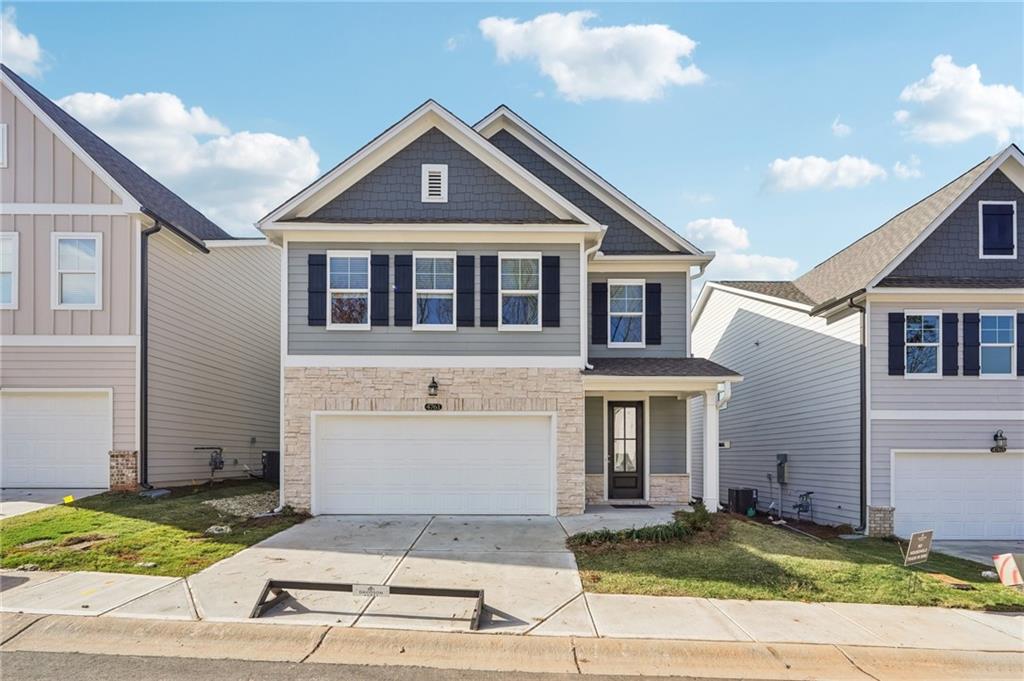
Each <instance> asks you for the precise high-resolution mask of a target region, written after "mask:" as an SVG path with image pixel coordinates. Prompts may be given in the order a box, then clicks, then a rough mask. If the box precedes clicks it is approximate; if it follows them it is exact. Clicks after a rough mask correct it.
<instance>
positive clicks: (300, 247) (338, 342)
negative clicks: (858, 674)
mask: <svg viewBox="0 0 1024 681" xmlns="http://www.w3.org/2000/svg"><path fill="white" fill-rule="evenodd" d="M331 250H339V251H344V250H356V251H360V250H365V251H370V252H371V253H372V254H387V255H388V256H390V257H389V267H388V276H389V289H390V290H391V291H392V293H391V295H390V296H389V303H388V326H375V327H372V328H371V329H369V330H365V331H348V330H328V329H327V328H325V327H322V326H309V324H308V320H307V310H308V293H307V286H308V279H309V277H308V264H307V258H308V256H309V254H310V253H326V252H327V251H331ZM417 250H418V251H455V252H456V253H457V254H458V255H472V256H476V262H475V267H474V272H475V274H474V276H475V279H476V281H475V284H474V290H475V291H476V295H475V296H474V298H475V302H474V310H475V319H476V324H475V325H474V326H472V327H459V328H457V329H456V330H453V331H430V330H413V328H412V327H410V326H404V327H403V326H395V295H394V285H395V258H394V256H395V255H403V254H404V255H411V254H412V253H413V252H414V251H417ZM500 251H534V252H540V253H541V254H542V255H557V256H559V257H560V263H559V264H560V274H561V287H560V303H561V310H560V312H561V319H560V325H559V326H557V327H546V328H544V329H542V330H540V331H499V330H498V328H497V327H481V326H480V258H479V256H481V255H497V254H498V253H499V252H500ZM579 324H580V250H579V245H577V244H522V243H519V244H487V245H480V246H477V245H467V244H423V245H422V247H418V248H401V247H399V248H396V247H395V246H393V245H391V244H379V243H331V244H325V243H292V242H289V243H288V354H291V355H459V356H467V355H481V356H502V355H511V356H516V355H519V356H524V355H530V356H572V355H579V352H580V327H579Z"/></svg>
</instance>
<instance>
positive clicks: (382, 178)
mask: <svg viewBox="0 0 1024 681" xmlns="http://www.w3.org/2000/svg"><path fill="white" fill-rule="evenodd" d="M425 163H439V164H445V165H447V166H448V201H447V202H445V203H424V202H423V200H422V196H421V174H422V166H423V164H425ZM310 219H312V220H323V221H339V222H388V221H392V222H467V221H481V222H554V221H557V218H556V217H555V216H554V215H552V214H551V212H550V211H548V210H547V209H546V208H544V207H542V206H541V205H540V204H538V203H537V202H536V201H534V200H533V199H531V198H530V197H528V196H527V195H526V194H524V193H523V192H522V191H520V190H519V189H518V188H517V187H515V186H514V185H513V184H512V183H511V182H509V181H508V180H506V179H505V178H503V177H501V176H500V175H499V174H498V173H497V172H495V171H494V170H492V169H491V168H489V167H487V166H486V165H484V163H483V162H482V161H481V160H480V159H478V158H477V157H476V156H474V155H473V154H471V153H470V152H468V151H467V150H466V149H464V148H463V147H462V146H461V145H459V144H458V143H456V142H455V141H453V140H452V139H451V138H449V137H448V136H447V135H445V134H444V133H443V132H441V131H440V130H438V129H437V128H431V129H430V130H428V131H427V132H425V133H424V134H422V135H421V136H420V137H418V138H417V139H415V140H413V141H412V142H411V143H410V144H409V145H408V146H407V147H405V148H404V149H402V150H401V151H399V152H398V153H396V154H395V155H394V156H392V157H391V158H389V159H388V160H386V161H384V163H382V164H381V165H380V166H379V167H377V168H376V169H374V170H373V171H372V172H371V173H370V174H369V175H367V176H366V177H364V178H362V179H361V180H359V181H358V182H356V183H355V184H354V185H352V186H351V187H349V188H348V189H347V190H345V191H344V192H342V193H341V194H339V195H338V196H336V197H335V198H333V199H331V200H330V201H329V202H327V204H325V205H324V206H323V207H321V208H320V209H319V210H317V211H316V212H314V213H313V214H312V215H311V216H310Z"/></svg>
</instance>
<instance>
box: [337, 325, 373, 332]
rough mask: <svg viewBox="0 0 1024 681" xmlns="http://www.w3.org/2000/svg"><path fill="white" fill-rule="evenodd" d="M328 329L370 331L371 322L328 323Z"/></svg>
mask: <svg viewBox="0 0 1024 681" xmlns="http://www.w3.org/2000/svg"><path fill="white" fill-rule="evenodd" d="M326 328H327V330H328V331H369V330H370V325H369V324H328V325H327V326H326Z"/></svg>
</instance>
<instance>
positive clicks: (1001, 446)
mask: <svg viewBox="0 0 1024 681" xmlns="http://www.w3.org/2000/svg"><path fill="white" fill-rule="evenodd" d="M992 441H993V442H995V444H994V445H992V449H991V450H989V451H991V452H992V453H993V454H1002V453H1003V452H1005V451H1006V436H1005V435H1003V430H1002V428H1000V429H999V430H997V431H996V434H995V435H993V436H992Z"/></svg>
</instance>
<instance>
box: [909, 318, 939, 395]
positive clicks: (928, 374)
mask: <svg viewBox="0 0 1024 681" xmlns="http://www.w3.org/2000/svg"><path fill="white" fill-rule="evenodd" d="M941 320H942V313H941V312H932V311H915V310H908V311H907V312H906V319H905V322H904V327H903V328H904V334H905V336H904V338H905V339H906V347H905V349H904V352H906V376H907V377H910V378H938V377H939V376H940V375H941V374H940V373H939V367H940V366H941V365H942V357H941V353H942V321H941Z"/></svg>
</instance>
